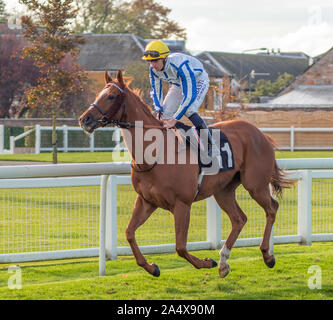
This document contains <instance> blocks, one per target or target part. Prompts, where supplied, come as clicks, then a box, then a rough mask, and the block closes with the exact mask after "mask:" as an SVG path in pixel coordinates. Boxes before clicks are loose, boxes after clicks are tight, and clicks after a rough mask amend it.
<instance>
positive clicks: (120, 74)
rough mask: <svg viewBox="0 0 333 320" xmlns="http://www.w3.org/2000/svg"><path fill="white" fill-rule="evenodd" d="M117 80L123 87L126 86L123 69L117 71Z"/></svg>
mask: <svg viewBox="0 0 333 320" xmlns="http://www.w3.org/2000/svg"><path fill="white" fill-rule="evenodd" d="M117 80H118V82H119V84H120V87H121V88H122V89H124V88H125V82H124V79H123V73H122V72H121V70H118V72H117Z"/></svg>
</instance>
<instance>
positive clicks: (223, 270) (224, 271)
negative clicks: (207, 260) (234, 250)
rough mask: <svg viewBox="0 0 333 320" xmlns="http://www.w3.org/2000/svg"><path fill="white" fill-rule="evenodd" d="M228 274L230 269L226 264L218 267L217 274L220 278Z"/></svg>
mask: <svg viewBox="0 0 333 320" xmlns="http://www.w3.org/2000/svg"><path fill="white" fill-rule="evenodd" d="M229 272H230V267H229V265H228V264H225V265H223V267H219V274H220V277H221V278H225V277H226V276H227V275H228V274H229Z"/></svg>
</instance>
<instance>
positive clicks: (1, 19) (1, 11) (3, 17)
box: [0, 0, 7, 24]
mask: <svg viewBox="0 0 333 320" xmlns="http://www.w3.org/2000/svg"><path fill="white" fill-rule="evenodd" d="M6 21H7V13H6V10H5V3H4V1H3V0H0V24H1V23H5V22H6Z"/></svg>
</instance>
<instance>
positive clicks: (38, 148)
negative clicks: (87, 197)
mask: <svg viewBox="0 0 333 320" xmlns="http://www.w3.org/2000/svg"><path fill="white" fill-rule="evenodd" d="M51 130H52V127H45V126H40V125H36V127H35V128H34V129H31V130H29V131H27V132H24V133H22V134H20V135H18V136H16V137H13V136H11V137H10V148H9V150H5V149H4V126H3V125H0V154H2V153H14V152H15V142H16V141H18V140H20V139H23V138H24V137H25V136H27V135H28V134H30V133H32V132H33V131H35V146H34V147H35V153H40V152H43V151H51V150H52V143H51V138H49V139H48V141H45V142H44V143H42V141H43V140H44V139H42V135H43V133H46V132H51ZM260 130H261V131H263V132H267V133H289V135H290V143H289V146H281V147H279V149H281V150H290V151H295V150H333V142H332V145H331V146H329V145H328V146H311V145H309V146H297V145H296V144H295V133H298V132H308V133H318V132H319V133H330V132H333V129H332V128H295V127H293V126H291V127H289V128H260ZM57 131H58V132H62V141H61V143H62V146H61V147H58V150H59V151H62V152H70V151H89V152H94V151H126V150H127V149H126V148H125V146H124V144H123V143H122V142H121V134H120V130H119V129H118V128H111V127H108V128H99V129H97V130H96V131H95V133H93V134H91V135H90V136H89V138H87V139H89V141H88V142H87V143H86V146H83V145H82V140H83V139H82V137H83V138H85V136H84V133H83V131H82V129H81V128H80V127H68V126H66V125H64V126H61V127H57ZM103 131H107V132H109V133H110V143H111V142H112V143H113V144H114V146H111V145H110V146H97V145H96V135H98V134H99V133H100V132H103ZM75 132H76V133H78V134H80V135H82V136H81V137H80V138H77V139H76V140H75V142H73V143H72V144H73V145H71V144H70V143H69V141H70V140H71V139H69V136H70V134H73V133H75ZM59 142H60V141H59Z"/></svg>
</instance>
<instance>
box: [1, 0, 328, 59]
mask: <svg viewBox="0 0 333 320" xmlns="http://www.w3.org/2000/svg"><path fill="white" fill-rule="evenodd" d="M156 2H158V3H161V4H162V5H164V6H166V7H168V8H170V9H172V11H171V13H170V16H169V17H170V18H172V19H173V20H175V21H177V22H178V23H179V25H180V26H182V27H184V28H186V31H187V35H188V39H187V41H186V47H187V49H189V50H195V51H205V50H209V51H225V52H242V51H244V50H250V49H255V48H261V47H266V48H269V49H275V50H276V49H278V48H279V49H280V50H281V51H303V52H304V53H306V54H308V55H310V56H316V55H318V54H321V53H323V52H325V51H327V50H328V49H330V48H331V47H333V0H315V1H314V0H278V1H277V0H156ZM5 3H6V4H7V8H8V9H10V8H13V6H15V4H16V5H17V3H18V1H17V0H5ZM8 11H9V10H8Z"/></svg>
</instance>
